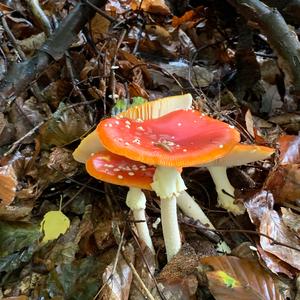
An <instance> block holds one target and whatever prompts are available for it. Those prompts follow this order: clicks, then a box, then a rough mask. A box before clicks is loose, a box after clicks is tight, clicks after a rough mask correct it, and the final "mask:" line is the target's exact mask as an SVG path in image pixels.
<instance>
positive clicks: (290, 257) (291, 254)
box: [259, 210, 300, 270]
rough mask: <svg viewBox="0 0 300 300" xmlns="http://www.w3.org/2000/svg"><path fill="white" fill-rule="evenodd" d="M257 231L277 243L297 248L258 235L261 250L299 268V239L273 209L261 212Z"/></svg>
mask: <svg viewBox="0 0 300 300" xmlns="http://www.w3.org/2000/svg"><path fill="white" fill-rule="evenodd" d="M259 232H260V233H262V234H264V235H267V236H269V237H271V238H273V239H274V240H276V241H277V242H279V243H282V244H284V245H287V246H290V247H294V248H297V249H299V250H296V249H291V248H288V247H285V246H281V245H278V244H275V243H274V242H273V241H272V240H270V239H268V238H267V237H265V236H262V235H261V236H260V245H261V247H262V249H263V250H265V251H267V252H269V253H272V254H273V255H275V256H277V257H279V258H280V259H281V260H283V261H285V262H286V263H288V264H289V265H291V266H293V267H294V268H296V269H298V270H300V240H299V239H298V238H297V237H296V236H295V234H294V233H293V232H292V231H291V230H290V229H289V228H288V227H287V226H286V225H285V224H284V223H283V221H282V219H281V218H280V216H279V214H278V213H277V212H276V211H275V210H269V211H266V212H265V213H264V214H263V216H262V218H261V223H260V227H259Z"/></svg>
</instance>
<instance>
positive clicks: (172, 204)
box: [160, 196, 181, 261]
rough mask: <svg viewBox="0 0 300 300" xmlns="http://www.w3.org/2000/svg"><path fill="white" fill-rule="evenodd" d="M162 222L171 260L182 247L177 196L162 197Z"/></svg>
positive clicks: (168, 255)
mask: <svg viewBox="0 0 300 300" xmlns="http://www.w3.org/2000/svg"><path fill="white" fill-rule="evenodd" d="M160 209H161V223H162V229H163V235H164V241H165V245H166V251H167V259H168V261H170V260H171V259H172V257H173V256H174V255H176V254H177V253H178V251H179V250H180V248H181V238H180V232H179V226H178V220H177V205H176V197H175V196H173V197H171V198H167V199H161V202H160Z"/></svg>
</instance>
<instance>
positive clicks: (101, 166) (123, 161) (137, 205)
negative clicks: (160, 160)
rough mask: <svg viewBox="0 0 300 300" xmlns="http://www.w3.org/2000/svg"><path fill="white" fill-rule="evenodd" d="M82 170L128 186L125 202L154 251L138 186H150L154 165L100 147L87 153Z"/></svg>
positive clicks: (149, 188)
mask: <svg viewBox="0 0 300 300" xmlns="http://www.w3.org/2000/svg"><path fill="white" fill-rule="evenodd" d="M86 170H87V172H88V173H89V174H90V175H91V176H93V177H95V178H97V179H100V180H102V181H104V182H108V183H113V184H118V185H121V186H127V187H129V191H128V193H127V197H126V204H127V206H128V207H129V208H130V209H131V210H132V212H133V218H134V220H135V221H136V223H135V225H136V228H137V231H138V235H139V238H140V239H141V240H143V241H144V242H145V244H146V245H147V246H148V247H149V248H150V250H151V251H152V253H153V254H154V253H155V251H154V247H153V244H152V240H151V237H150V234H149V230H148V226H147V222H146V218H145V208H146V197H145V195H144V193H143V192H142V190H141V189H147V190H151V182H152V178H153V175H154V172H155V168H154V167H152V166H148V165H145V164H143V163H140V162H136V161H133V160H130V159H128V158H126V157H122V156H119V155H116V154H113V153H111V152H109V151H107V150H104V151H101V152H98V153H95V154H93V155H91V156H90V158H89V159H88V160H87V161H86Z"/></svg>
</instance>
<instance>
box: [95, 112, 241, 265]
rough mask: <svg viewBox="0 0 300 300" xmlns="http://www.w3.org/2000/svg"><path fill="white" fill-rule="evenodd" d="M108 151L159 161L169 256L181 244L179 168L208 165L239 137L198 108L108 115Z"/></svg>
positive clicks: (104, 125) (157, 183)
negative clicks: (148, 115) (141, 116)
mask: <svg viewBox="0 0 300 300" xmlns="http://www.w3.org/2000/svg"><path fill="white" fill-rule="evenodd" d="M97 132H98V134H99V137H100V139H101V141H102V143H103V145H104V146H105V148H107V149H108V150H109V151H111V152H113V153H116V154H118V155H122V156H125V157H128V158H130V159H134V160H136V161H141V162H143V163H145V164H148V165H156V166H157V168H156V171H155V173H154V177H153V179H154V181H153V183H152V184H151V187H152V189H153V190H154V191H155V192H156V194H157V195H158V196H159V197H160V198H161V199H162V201H161V219H162V226H163V234H164V240H165V244H166V250H167V258H168V260H170V259H171V258H172V257H173V256H174V255H175V254H177V252H178V251H179V249H180V247H181V240H180V233H179V227H178V222H177V211H176V196H178V195H179V194H180V193H181V192H182V191H184V190H185V189H186V187H185V184H184V182H183V180H182V178H181V176H180V174H179V172H178V171H177V169H176V167H188V166H193V165H197V164H204V163H208V162H211V161H213V160H216V159H218V158H221V157H223V156H224V155H226V154H227V153H228V152H229V151H230V150H231V149H232V148H233V147H234V145H236V144H237V143H238V142H239V140H240V135H239V133H238V131H236V130H235V129H234V128H233V127H232V126H230V125H228V124H226V123H223V122H221V121H218V120H215V119H212V118H210V117H207V116H205V115H203V114H201V113H200V112H198V111H193V110H177V111H174V112H171V113H169V114H166V115H164V116H162V117H160V118H157V119H151V120H146V121H143V120H130V119H128V118H118V117H114V118H109V119H106V120H103V121H101V122H100V123H99V125H98V127H97Z"/></svg>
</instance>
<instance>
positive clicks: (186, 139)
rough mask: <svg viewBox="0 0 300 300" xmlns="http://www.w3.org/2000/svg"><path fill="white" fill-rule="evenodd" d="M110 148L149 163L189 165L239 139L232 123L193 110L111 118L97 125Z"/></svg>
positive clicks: (226, 149)
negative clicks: (142, 117) (152, 116)
mask: <svg viewBox="0 0 300 300" xmlns="http://www.w3.org/2000/svg"><path fill="white" fill-rule="evenodd" d="M97 132H98V134H99V137H100V139H101V141H102V143H103V145H104V146H105V148H106V149H108V150H109V151H111V152H113V153H116V154H118V155H122V156H125V157H128V158H130V159H134V160H137V161H141V162H143V163H146V164H149V165H161V166H165V167H187V166H193V165H196V164H201V163H207V162H210V161H213V160H215V159H218V158H220V157H223V156H224V155H226V154H227V153H228V152H229V151H230V150H231V149H232V148H233V147H234V146H235V145H236V144H237V143H238V142H239V141H240V134H239V132H238V131H237V130H235V129H234V128H233V127H232V126H230V125H228V124H226V123H224V122H221V121H218V120H215V119H213V118H210V117H208V116H205V115H203V114H202V113H200V112H198V111H194V110H177V111H175V112H171V113H169V114H166V115H164V116H162V117H160V118H157V119H153V120H146V121H142V120H140V121H138V120H130V119H127V118H118V117H114V118H108V119H106V120H103V121H101V122H100V123H99V125H98V127H97Z"/></svg>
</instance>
